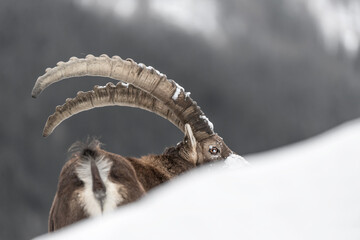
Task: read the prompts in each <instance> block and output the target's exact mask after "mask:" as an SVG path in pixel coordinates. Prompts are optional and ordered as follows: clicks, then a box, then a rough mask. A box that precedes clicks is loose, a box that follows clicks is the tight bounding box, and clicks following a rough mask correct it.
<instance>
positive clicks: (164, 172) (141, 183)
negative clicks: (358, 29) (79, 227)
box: [32, 55, 245, 231]
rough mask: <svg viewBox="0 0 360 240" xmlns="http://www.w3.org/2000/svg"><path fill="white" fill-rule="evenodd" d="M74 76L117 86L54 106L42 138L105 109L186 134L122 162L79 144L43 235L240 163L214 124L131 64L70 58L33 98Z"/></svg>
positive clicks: (41, 82)
mask: <svg viewBox="0 0 360 240" xmlns="http://www.w3.org/2000/svg"><path fill="white" fill-rule="evenodd" d="M80 76H101V77H109V78H112V79H115V80H118V81H120V82H119V83H118V84H116V85H114V84H112V83H108V84H107V85H106V86H104V87H99V86H95V87H94V89H93V90H92V91H88V92H79V93H78V94H77V96H76V97H75V98H73V99H67V100H66V103H65V104H64V105H62V106H58V107H56V111H55V113H54V114H53V115H51V116H50V117H49V118H48V120H47V122H46V124H45V127H44V132H43V135H44V136H48V135H50V134H51V133H52V132H53V130H54V129H55V128H56V127H57V126H58V125H59V124H60V123H61V122H62V121H64V120H65V119H67V118H69V117H71V116H73V115H74V114H77V113H80V112H82V111H85V110H90V109H93V108H97V107H105V106H114V105H116V106H129V107H136V108H141V109H145V110H147V111H150V112H153V113H156V114H158V115H159V116H161V117H163V118H165V119H167V120H169V121H170V122H171V123H173V124H174V125H175V126H176V127H178V128H179V129H180V130H181V131H182V132H183V133H184V139H183V141H182V142H180V143H178V144H177V146H175V147H170V148H168V149H166V150H165V151H164V153H163V154H160V155H147V156H143V157H141V158H132V157H123V156H121V155H117V154H114V153H110V152H107V151H104V150H102V149H101V148H100V143H99V142H98V141H96V140H94V141H90V142H89V143H87V144H82V143H77V144H75V147H74V148H73V149H77V150H76V151H74V153H73V155H72V157H71V159H70V160H69V161H68V162H67V163H66V164H65V166H64V167H63V169H62V171H61V174H60V177H59V184H58V190H57V193H56V195H55V198H54V202H53V205H52V207H51V211H50V217H49V231H54V230H56V229H59V228H61V227H64V226H66V225H69V224H71V223H73V222H76V221H79V220H81V219H83V218H86V217H89V216H94V215H99V214H102V213H103V212H106V211H109V210H112V209H114V208H116V207H118V206H120V205H124V204H126V203H129V202H132V201H135V200H137V199H139V198H140V197H141V196H143V195H144V194H145V193H146V192H147V191H148V190H150V189H151V188H153V187H155V186H157V185H159V184H161V183H163V182H166V181H168V180H169V179H171V178H173V177H175V176H178V175H179V174H181V173H183V172H185V171H188V170H190V169H192V168H194V167H196V166H198V165H202V164H204V163H208V162H214V161H220V160H225V159H227V158H228V157H229V156H230V157H231V158H232V159H238V160H239V161H245V160H244V159H243V158H242V157H240V156H239V155H237V154H235V153H234V152H233V151H231V149H230V148H229V147H228V146H227V145H226V144H225V142H224V141H223V139H222V138H221V137H220V136H218V135H217V134H216V133H215V132H214V130H213V125H212V123H211V122H210V121H209V120H208V118H207V117H206V116H205V114H204V113H203V112H202V111H201V109H200V107H198V106H197V104H196V102H195V101H193V100H192V99H191V97H190V96H189V95H190V94H189V93H186V92H185V91H184V88H182V87H181V86H179V85H178V84H177V83H175V82H174V81H173V80H168V79H167V77H166V76H165V75H164V74H162V73H160V72H159V71H157V70H155V69H154V68H152V67H146V66H145V65H144V64H141V63H140V64H137V63H135V62H134V61H133V60H131V59H126V60H123V59H121V58H120V57H118V56H114V57H112V58H110V57H108V56H107V55H101V56H100V57H94V56H93V55H88V56H86V58H85V59H78V58H75V57H72V58H70V60H69V61H68V62H66V63H65V62H59V63H58V64H57V67H55V68H52V69H50V68H48V69H47V70H46V73H45V74H44V75H43V76H41V77H39V78H38V80H37V81H36V84H35V86H34V88H33V91H32V96H33V97H37V96H38V95H39V94H40V93H41V92H42V91H43V90H44V89H45V88H47V87H48V86H50V85H51V84H53V83H55V82H58V81H61V80H63V79H66V78H72V77H80Z"/></svg>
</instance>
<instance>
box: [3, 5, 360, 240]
mask: <svg viewBox="0 0 360 240" xmlns="http://www.w3.org/2000/svg"><path fill="white" fill-rule="evenodd" d="M359 49H360V1H358V0H227V1H220V0H197V1H192V0H178V1H175V0H141V1H140V0H53V1H45V0H32V1H26V0H17V1H13V0H1V1H0V81H1V84H2V87H1V94H0V107H1V110H2V112H1V117H0V121H1V125H0V184H1V189H2V191H0V201H1V204H0V213H1V214H0V239H28V238H31V237H34V236H37V235H39V234H42V233H45V232H46V231H47V217H48V212H49V209H50V206H51V202H52V199H53V196H54V194H55V191H56V184H57V179H58V175H59V173H60V170H61V167H62V166H63V164H64V163H65V161H66V159H67V149H68V147H69V146H70V145H71V144H72V143H73V142H75V141H77V140H83V139H86V137H87V136H97V137H100V140H101V141H102V142H103V143H104V144H105V146H104V148H105V149H106V150H108V151H112V152H115V153H119V154H122V155H125V156H127V155H132V156H140V155H143V154H148V153H161V152H162V151H163V150H164V148H165V147H167V146H172V145H175V144H176V143H177V142H179V141H180V140H182V137H183V136H182V133H181V132H179V131H178V130H177V129H176V128H175V127H174V126H172V125H171V123H169V122H167V121H166V120H164V119H162V118H160V117H158V116H156V115H154V114H151V113H149V112H146V111H142V110H139V109H132V108H119V107H109V108H102V109H96V110H93V111H89V112H84V113H81V114H79V115H76V116H74V117H72V118H71V119H69V120H67V121H65V122H64V123H62V125H60V126H59V127H58V128H57V129H56V130H55V131H54V133H53V134H52V135H51V136H50V137H48V138H46V139H44V138H43V137H42V136H41V134H42V128H43V125H44V123H45V121H46V119H47V117H48V116H49V115H50V114H52V112H53V111H54V109H55V106H56V105H61V104H63V103H64V102H65V99H66V98H68V97H74V96H75V94H76V92H77V91H79V90H82V91H87V90H91V89H92V87H93V85H95V84H98V85H105V84H106V83H107V82H108V81H110V80H109V79H102V78H80V79H71V80H66V81H63V82H60V83H57V84H54V85H52V86H51V87H50V88H49V89H47V90H46V91H45V92H44V93H43V94H42V95H41V96H40V97H39V98H38V99H32V98H31V96H30V92H31V89H32V87H33V84H34V83H35V81H36V79H37V77H38V76H40V75H42V74H43V73H44V70H45V68H47V67H53V66H55V64H56V63H57V62H58V61H60V60H62V61H67V60H68V59H69V58H70V57H71V56H77V57H85V56H86V55H87V54H88V53H91V54H94V55H100V54H102V53H106V54H108V55H109V56H112V55H119V56H121V57H122V58H128V57H130V58H133V59H134V60H135V61H137V62H143V63H145V64H146V65H151V66H153V67H155V68H156V69H158V70H159V71H161V72H162V73H165V74H166V75H167V76H168V78H170V79H174V80H175V81H177V82H178V83H179V84H180V85H182V86H183V87H184V88H185V90H186V91H189V92H191V96H192V98H193V99H194V100H196V101H197V102H198V104H199V105H200V106H201V108H202V110H203V111H204V112H205V113H206V115H207V116H208V118H209V119H210V120H211V121H212V122H213V123H214V125H215V131H216V132H217V133H219V135H220V136H222V137H223V138H224V140H225V141H226V143H227V144H228V145H229V146H230V147H231V149H233V150H235V151H236V152H237V153H239V154H241V155H246V154H249V153H255V152H260V151H264V150H268V149H273V148H276V147H279V146H283V145H287V144H290V143H294V142H297V141H300V140H303V139H306V138H310V137H312V136H314V135H317V134H319V133H321V132H324V131H326V130H327V129H330V128H332V127H334V126H336V125H338V124H340V123H342V122H344V121H347V120H351V119H354V118H358V117H359V116H360V53H359Z"/></svg>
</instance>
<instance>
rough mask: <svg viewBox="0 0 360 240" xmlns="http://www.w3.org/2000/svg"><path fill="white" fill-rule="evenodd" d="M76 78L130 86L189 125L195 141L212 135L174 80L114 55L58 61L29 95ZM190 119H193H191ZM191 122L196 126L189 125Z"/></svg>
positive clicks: (206, 123)
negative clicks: (122, 83) (94, 78)
mask: <svg viewBox="0 0 360 240" xmlns="http://www.w3.org/2000/svg"><path fill="white" fill-rule="evenodd" d="M79 76H102V77H109V78H112V79H115V80H119V81H124V82H127V83H130V84H132V85H134V86H135V87H137V88H138V89H141V90H142V91H145V92H147V93H148V94H151V95H152V96H154V97H155V98H157V99H158V100H160V101H162V102H163V103H164V104H165V105H166V106H168V108H170V109H171V110H172V111H173V112H174V114H175V115H177V116H178V118H179V119H180V120H181V122H182V123H183V124H185V123H189V124H190V125H191V126H192V128H193V132H194V135H195V137H196V138H197V139H198V140H199V139H200V138H203V135H209V134H210V135H211V134H214V132H213V130H212V129H211V127H210V125H209V124H208V122H207V121H206V120H205V119H202V118H201V117H200V116H202V115H204V113H203V112H202V111H201V110H200V108H199V107H198V106H197V104H196V102H194V101H193V100H192V99H191V98H190V96H188V95H187V93H185V91H184V89H183V88H182V87H180V86H179V85H178V84H177V83H176V82H175V81H173V80H168V79H167V77H166V75H164V74H162V73H160V72H159V71H157V70H154V68H152V67H146V66H145V65H144V64H142V63H140V64H137V63H136V62H135V61H133V60H132V59H126V60H123V59H121V58H120V57H118V56H114V57H112V58H110V57H109V56H107V55H101V56H100V57H95V56H93V55H87V56H86V57H85V59H84V58H83V59H79V58H75V57H72V58H70V60H69V61H68V62H61V63H60V64H59V65H58V66H56V67H54V68H52V69H48V70H47V71H46V73H45V74H44V75H42V76H40V77H39V78H38V79H37V81H36V83H35V86H34V88H33V91H32V96H33V97H37V96H38V95H39V94H40V93H41V92H42V91H43V90H44V89H45V88H47V87H48V86H50V85H51V84H53V83H55V82H58V81H61V80H63V79H67V78H71V77H79ZM192 106H193V107H192ZM189 109H190V110H191V111H194V114H191V115H190V114H188V112H191V111H190V110H189ZM185 113H187V114H185ZM190 116H192V117H195V118H196V119H195V120H192V119H190V118H189V117H190ZM193 121H195V122H197V123H198V124H195V125H192V124H191V122H193Z"/></svg>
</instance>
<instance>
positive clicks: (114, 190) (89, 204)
mask: <svg viewBox="0 0 360 240" xmlns="http://www.w3.org/2000/svg"><path fill="white" fill-rule="evenodd" d="M95 163H96V166H97V168H98V169H99V173H100V177H101V179H102V181H103V182H104V185H105V187H106V197H105V199H104V205H103V211H102V210H101V205H100V203H99V201H98V200H97V199H96V198H95V196H94V193H93V191H92V186H93V183H92V176H91V168H90V167H91V164H90V161H83V162H82V163H81V164H80V165H79V166H78V167H77V168H76V172H77V175H78V177H79V178H80V179H81V180H82V181H83V182H84V189H83V191H80V192H79V199H80V201H81V204H82V206H83V208H84V210H85V211H86V212H87V213H88V214H89V215H90V216H97V215H101V214H103V212H109V211H111V210H113V209H115V208H116V207H117V205H118V204H119V203H121V202H122V201H123V200H124V199H123V197H122V196H121V195H120V194H119V193H118V189H119V186H118V185H117V184H115V183H113V182H111V181H109V178H108V175H109V172H110V169H111V166H112V162H111V161H109V160H108V159H106V158H105V157H104V156H102V157H99V158H97V159H96V160H95Z"/></svg>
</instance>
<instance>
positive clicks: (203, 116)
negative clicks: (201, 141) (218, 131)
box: [200, 115, 214, 131]
mask: <svg viewBox="0 0 360 240" xmlns="http://www.w3.org/2000/svg"><path fill="white" fill-rule="evenodd" d="M200 118H201V119H204V120H205V121H206V122H207V124H208V125H209V127H210V129H211V130H212V131H214V124H213V123H212V122H210V120H209V119H208V118H207V117H206V116H205V115H201V116H200Z"/></svg>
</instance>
